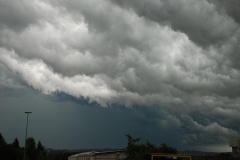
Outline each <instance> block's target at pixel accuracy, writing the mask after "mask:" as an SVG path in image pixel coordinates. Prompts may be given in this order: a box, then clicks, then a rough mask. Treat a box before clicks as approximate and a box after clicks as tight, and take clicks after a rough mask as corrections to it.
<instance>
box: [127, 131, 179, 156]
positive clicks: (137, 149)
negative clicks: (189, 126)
mask: <svg viewBox="0 0 240 160" xmlns="http://www.w3.org/2000/svg"><path fill="white" fill-rule="evenodd" d="M126 137H127V140H128V144H127V147H126V155H127V158H126V160H148V159H150V153H174V154H176V153H177V150H176V149H175V148H173V147H170V146H168V145H166V144H164V143H163V144H161V146H155V145H154V144H152V143H150V142H148V141H146V142H142V141H141V139H140V138H133V137H132V136H131V135H129V134H127V135H126Z"/></svg>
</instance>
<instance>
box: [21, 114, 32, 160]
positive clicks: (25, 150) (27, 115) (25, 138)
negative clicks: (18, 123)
mask: <svg viewBox="0 0 240 160" xmlns="http://www.w3.org/2000/svg"><path fill="white" fill-rule="evenodd" d="M25 113H26V114H27V124H26V135H25V147H24V157H23V160H25V159H26V141H27V129H28V115H29V114H30V113H32V112H25Z"/></svg>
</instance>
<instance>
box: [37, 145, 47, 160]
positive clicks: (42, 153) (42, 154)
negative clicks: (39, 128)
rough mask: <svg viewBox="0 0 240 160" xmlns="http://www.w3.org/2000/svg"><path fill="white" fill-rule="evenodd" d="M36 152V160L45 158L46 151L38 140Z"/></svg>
mask: <svg viewBox="0 0 240 160" xmlns="http://www.w3.org/2000/svg"><path fill="white" fill-rule="evenodd" d="M37 154H38V158H37V159H38V160H43V159H45V158H46V151H45V149H44V146H43V145H42V143H41V142H40V141H38V144H37Z"/></svg>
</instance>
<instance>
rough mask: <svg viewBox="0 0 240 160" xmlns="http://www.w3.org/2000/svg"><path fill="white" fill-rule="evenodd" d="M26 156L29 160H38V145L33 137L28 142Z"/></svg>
mask: <svg viewBox="0 0 240 160" xmlns="http://www.w3.org/2000/svg"><path fill="white" fill-rule="evenodd" d="M26 156H27V157H28V159H29V160H35V159H36V158H37V151H36V143H35V140H34V138H32V137H29V138H28V139H27V141H26Z"/></svg>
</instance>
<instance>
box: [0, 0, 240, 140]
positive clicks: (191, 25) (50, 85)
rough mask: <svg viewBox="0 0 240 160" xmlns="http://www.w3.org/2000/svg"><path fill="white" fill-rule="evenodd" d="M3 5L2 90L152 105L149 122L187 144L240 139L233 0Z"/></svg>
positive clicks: (57, 0) (5, 0)
mask: <svg viewBox="0 0 240 160" xmlns="http://www.w3.org/2000/svg"><path fill="white" fill-rule="evenodd" d="M234 2H235V1H234ZM236 5H237V6H239V4H238V3H237V2H236ZM0 6H1V7H0V15H1V16H0V72H1V73H4V74H1V76H0V79H1V82H0V84H1V85H2V86H7V87H10V88H15V87H17V86H16V85H14V84H18V83H19V85H20V84H26V85H28V86H31V87H32V88H34V89H36V90H39V91H41V92H43V93H45V94H51V93H55V92H63V93H65V94H68V95H71V96H73V97H76V98H80V99H81V98H84V99H87V100H89V102H97V103H98V104H100V105H101V106H103V107H109V106H116V105H120V106H127V107H132V106H145V107H146V108H148V109H149V107H150V108H151V107H152V106H155V107H156V108H158V109H157V110H156V111H155V112H157V113H156V117H154V116H150V117H144V118H143V119H146V118H147V119H148V118H149V119H152V120H153V122H154V124H155V123H156V125H160V126H161V128H164V127H163V126H165V127H166V128H167V127H168V126H171V125H172V126H175V127H176V128H177V129H179V131H181V132H183V133H182V137H181V138H182V140H181V143H182V144H194V143H199V144H216V143H221V142H223V141H226V139H227V138H228V137H229V136H232V135H235V136H236V135H238V134H239V132H240V128H239V126H236V125H235V124H237V123H239V121H240V119H239V118H238V115H239V114H238V113H239V112H240V108H239V107H240V106H239V104H240V103H239V102H240V97H239V95H240V88H239V86H240V71H239V68H240V65H239V63H238V59H239V58H240V56H239V51H240V48H239V42H240V34H239V33H240V27H239V18H238V16H237V13H238V11H237V10H236V9H235V10H231V9H232V7H234V6H233V5H231V3H230V2H229V3H228V2H222V1H220V2H218V1H206V0H203V1H197V0H179V1H173V0H161V1H157V0H150V1H146V0H142V1H140V2H139V1H136V0H129V1H122V0H117V1H115V0H111V1H110V0H103V1H99V0H86V1H85V0H83V1H77V0H72V1H66V0H51V1H44V0H42V1H41V0H33V1H28V0H22V1H21V2H18V4H17V3H13V2H11V1H9V0H1V1H0ZM7 68H8V69H7ZM9 71H11V72H13V73H14V74H13V75H9V73H7V72H9ZM11 74H12V73H11ZM12 82H15V83H12ZM20 86H21V85H20ZM153 108H154V107H153ZM154 109H155V108H154ZM163 115H165V116H164V117H165V121H162V120H164V118H159V117H161V116H163ZM144 116H146V115H144Z"/></svg>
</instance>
